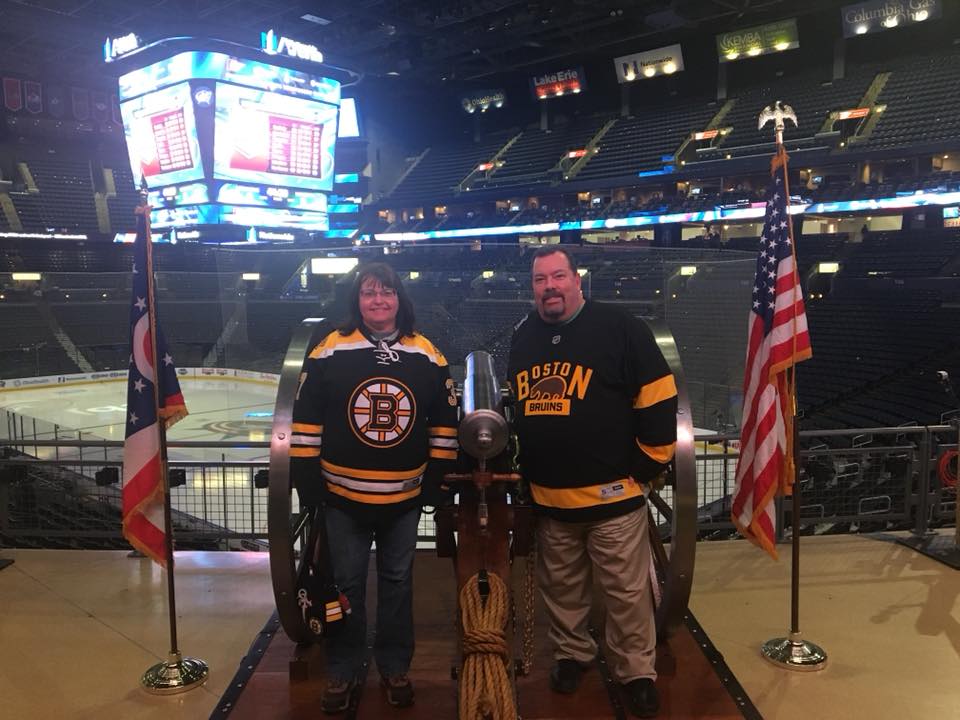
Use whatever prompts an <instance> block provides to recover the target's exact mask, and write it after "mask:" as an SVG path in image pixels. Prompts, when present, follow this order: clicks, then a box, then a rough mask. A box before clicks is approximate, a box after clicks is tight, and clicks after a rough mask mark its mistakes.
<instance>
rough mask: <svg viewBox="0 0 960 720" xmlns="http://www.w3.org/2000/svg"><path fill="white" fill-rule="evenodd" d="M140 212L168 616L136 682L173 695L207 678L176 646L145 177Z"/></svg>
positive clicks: (198, 663) (167, 478) (199, 663)
mask: <svg viewBox="0 0 960 720" xmlns="http://www.w3.org/2000/svg"><path fill="white" fill-rule="evenodd" d="M140 212H142V213H143V216H144V217H143V219H144V223H145V224H146V243H147V266H146V268H144V272H145V273H146V274H147V307H148V308H149V309H150V311H149V321H150V348H151V353H152V355H153V358H152V360H153V376H154V377H153V407H154V412H155V415H154V417H156V419H157V428H158V430H159V434H160V477H161V478H162V481H163V532H164V538H165V540H166V563H167V611H168V615H169V617H170V652H169V653H168V654H167V660H166V662H161V663H157V664H156V665H153V666H151V667H150V668H149V669H148V670H147V671H146V672H145V673H144V674H143V677H141V678H140V685H141V686H142V687H143V689H144V690H146V691H147V692H149V693H153V694H155V695H176V694H177V693H182V692H186V691H187V690H192V689H193V688H196V687H200V686H201V685H203V684H204V683H205V682H206V681H207V676H208V675H209V674H210V668H209V666H208V665H207V663H205V662H204V661H203V660H199V659H197V658H189V657H188V658H185V657H183V655H181V654H180V650H179V648H178V647H177V595H176V591H175V587H174V572H173V522H172V519H171V512H170V476H169V473H168V471H167V426H166V422H165V421H164V418H162V417H161V416H160V372H161V371H160V363H161V362H163V359H162V358H160V357H158V354H159V345H158V343H157V306H156V295H155V292H154V277H153V241H152V240H151V237H150V208H149V205H148V203H147V179H146V177H144V178H143V179H142V182H141V185H140Z"/></svg>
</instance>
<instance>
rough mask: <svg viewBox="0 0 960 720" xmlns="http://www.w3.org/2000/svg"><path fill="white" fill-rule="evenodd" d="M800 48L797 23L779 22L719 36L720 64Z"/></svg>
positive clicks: (793, 19) (792, 20) (718, 53)
mask: <svg viewBox="0 0 960 720" xmlns="http://www.w3.org/2000/svg"><path fill="white" fill-rule="evenodd" d="M798 47H800V36H799V35H798V34H797V21H796V19H795V18H790V19H789V20H778V21H777V22H772V23H769V24H767V25H758V26H757V27H751V28H745V29H743V30H733V31H731V32H727V33H723V34H721V35H717V55H718V56H719V58H720V62H732V61H734V60H743V59H744V58H751V57H757V56H758V55H767V54H769V53H775V52H782V51H784V50H793V49H795V48H798Z"/></svg>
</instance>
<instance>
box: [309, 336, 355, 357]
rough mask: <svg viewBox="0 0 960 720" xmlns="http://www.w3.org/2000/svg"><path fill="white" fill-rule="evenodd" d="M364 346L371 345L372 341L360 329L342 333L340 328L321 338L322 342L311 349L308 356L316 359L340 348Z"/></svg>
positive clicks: (352, 348)
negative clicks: (345, 333) (347, 333)
mask: <svg viewBox="0 0 960 720" xmlns="http://www.w3.org/2000/svg"><path fill="white" fill-rule="evenodd" d="M363 347H370V341H369V340H367V339H366V338H365V337H364V336H363V333H361V332H360V331H359V330H354V331H353V332H352V333H350V334H349V335H341V334H340V331H339V330H334V331H333V332H331V333H330V334H329V335H327V336H326V337H325V338H324V339H323V340H321V341H320V343H319V344H318V345H317V346H316V347H314V348H313V350H311V351H310V354H309V355H308V356H307V357H309V358H311V359H314V360H316V359H317V358H321V357H326V356H327V355H329V354H331V353H333V352H335V351H336V350H338V349H340V350H356V349H359V348H363Z"/></svg>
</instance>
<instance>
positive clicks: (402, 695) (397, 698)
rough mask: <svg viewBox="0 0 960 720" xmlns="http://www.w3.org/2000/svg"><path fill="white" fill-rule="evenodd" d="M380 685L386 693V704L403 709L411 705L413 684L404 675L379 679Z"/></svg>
mask: <svg viewBox="0 0 960 720" xmlns="http://www.w3.org/2000/svg"><path fill="white" fill-rule="evenodd" d="M380 685H381V686H382V687H383V689H384V690H386V691H387V702H388V703H390V704H391V705H393V706H394V707H398V708H404V707H410V706H411V705H413V683H411V682H410V678H408V677H407V676H406V675H391V676H390V677H381V678H380Z"/></svg>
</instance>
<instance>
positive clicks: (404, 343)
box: [395, 333, 447, 367]
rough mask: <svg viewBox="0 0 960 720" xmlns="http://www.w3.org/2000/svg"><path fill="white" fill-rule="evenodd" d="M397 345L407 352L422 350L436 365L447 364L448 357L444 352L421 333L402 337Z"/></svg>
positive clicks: (443, 365)
mask: <svg viewBox="0 0 960 720" xmlns="http://www.w3.org/2000/svg"><path fill="white" fill-rule="evenodd" d="M395 347H396V349H399V350H406V351H407V352H421V353H423V354H424V355H426V356H427V357H428V358H430V361H431V362H433V363H434V364H435V365H439V366H440V367H446V366H447V359H446V358H445V357H444V356H443V353H442V352H440V351H439V350H437V348H436V346H435V345H434V344H433V343H432V342H430V341H429V340H427V339H426V338H425V337H424V336H423V335H421V334H420V333H415V334H414V335H413V337H407V336H404V337H402V338H400V341H399V342H398V343H397V345H396V346H395Z"/></svg>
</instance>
